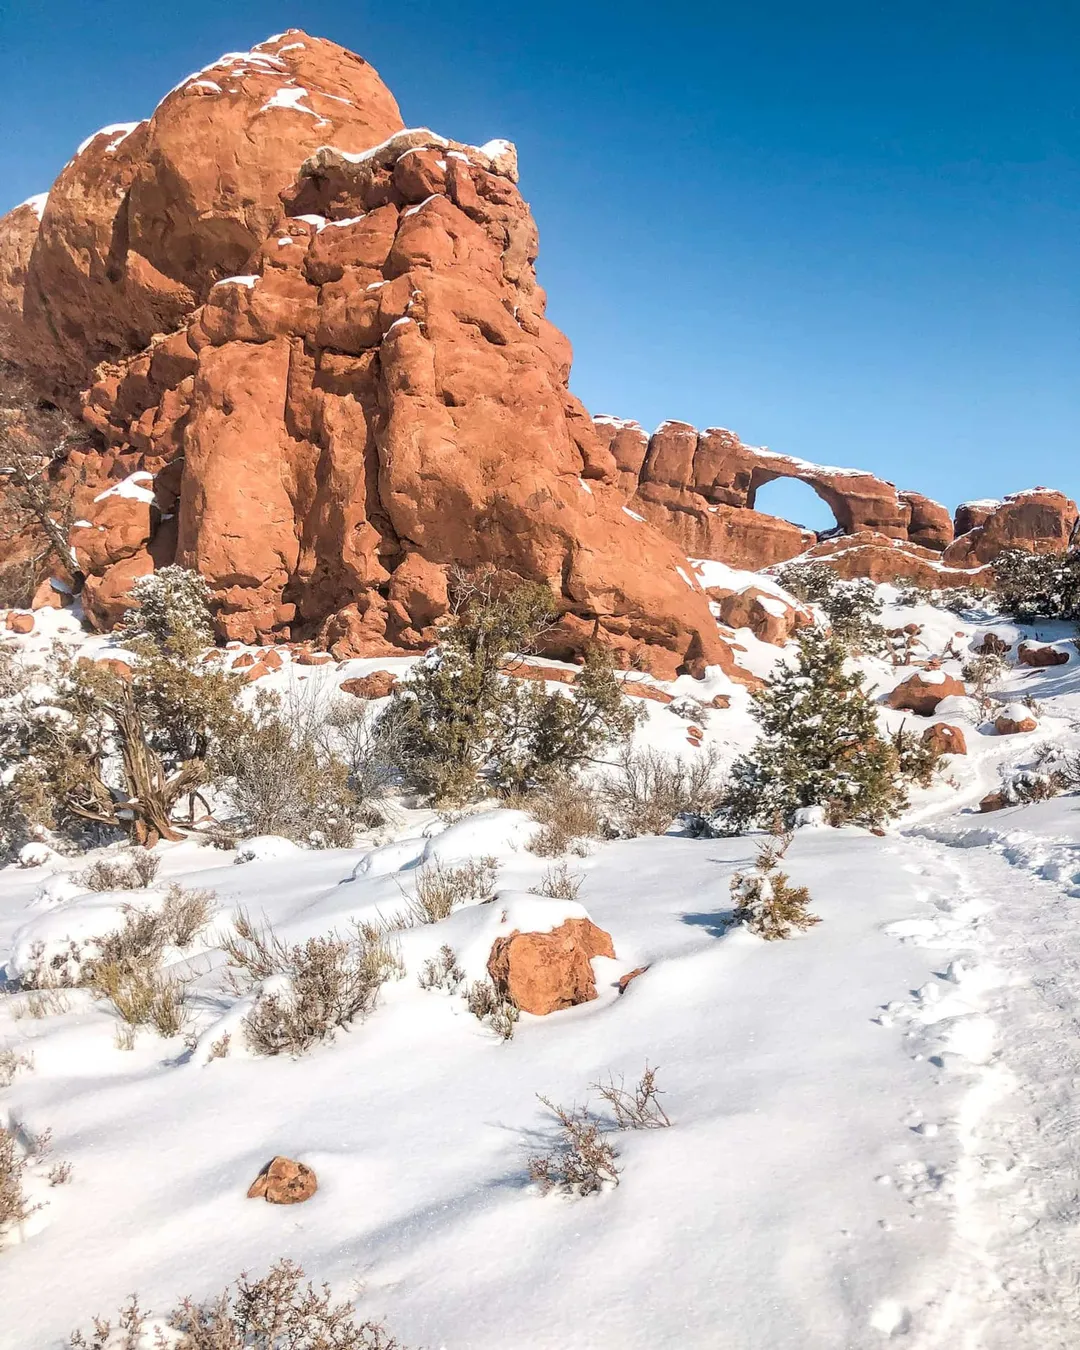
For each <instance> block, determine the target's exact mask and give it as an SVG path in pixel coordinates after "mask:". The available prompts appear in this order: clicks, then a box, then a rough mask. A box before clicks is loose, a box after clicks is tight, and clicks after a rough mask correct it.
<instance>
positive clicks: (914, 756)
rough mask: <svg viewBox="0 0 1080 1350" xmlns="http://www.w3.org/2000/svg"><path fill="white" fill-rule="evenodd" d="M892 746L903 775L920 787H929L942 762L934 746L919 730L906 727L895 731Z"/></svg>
mask: <svg viewBox="0 0 1080 1350" xmlns="http://www.w3.org/2000/svg"><path fill="white" fill-rule="evenodd" d="M892 746H893V750H894V751H895V752H896V764H897V768H898V769H899V771H900V774H901V777H903V778H904V779H905V780H906V781H907V782H909V783H917V784H918V786H919V787H924V788H925V787H929V786H930V784H931V783H932V782H933V780H934V775H935V773H936V772H937V770H938V767H939V765H940V762H941V757H940V756H939V755H938V754H937V752H936V751H935V750H934V747H933V746H932V745H928V744H927V743H926V741H924V740H923V738H922V737H921V736H920V735H919V734H918V732H916V731H908V730H907V728H906V727H901V728H900V730H899V731H897V732H896V733H895V735H894V736H893V738H892Z"/></svg>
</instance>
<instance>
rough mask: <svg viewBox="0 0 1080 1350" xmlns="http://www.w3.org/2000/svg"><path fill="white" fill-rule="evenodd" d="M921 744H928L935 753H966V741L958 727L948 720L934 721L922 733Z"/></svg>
mask: <svg viewBox="0 0 1080 1350" xmlns="http://www.w3.org/2000/svg"><path fill="white" fill-rule="evenodd" d="M922 743H923V745H928V746H929V747H930V749H931V750H933V752H934V754H935V755H966V754H967V741H966V740H965V739H964V733H963V732H962V731H961V730H960V728H959V727H953V726H950V725H949V724H948V722H935V723H934V725H933V726H932V727H927V728H926V730H925V731H924V732H923V734H922Z"/></svg>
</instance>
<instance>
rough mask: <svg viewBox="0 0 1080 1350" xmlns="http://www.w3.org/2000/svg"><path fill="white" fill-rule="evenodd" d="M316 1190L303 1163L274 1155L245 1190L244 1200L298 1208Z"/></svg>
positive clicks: (315, 1181)
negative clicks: (245, 1198)
mask: <svg viewBox="0 0 1080 1350" xmlns="http://www.w3.org/2000/svg"><path fill="white" fill-rule="evenodd" d="M318 1189H319V1183H318V1180H317V1179H316V1176H315V1173H314V1171H313V1170H312V1169H311V1168H310V1167H308V1165H307V1164H306V1163H302V1162H294V1161H293V1159H292V1158H283V1157H281V1156H278V1157H276V1158H271V1159H270V1161H269V1162H268V1163H267V1164H266V1166H265V1167H264V1168H263V1170H262V1171H261V1172H260V1173H259V1175H258V1176H257V1177H256V1178H255V1180H254V1181H253V1182H252V1183H251V1185H250V1186H249V1187H248V1193H247V1198H248V1199H249V1200H265V1201H266V1202H267V1203H268V1204H271V1205H298V1204H302V1203H303V1201H305V1200H310V1199H311V1197H312V1196H313V1195H314V1194H315V1192H316V1191H317V1190H318Z"/></svg>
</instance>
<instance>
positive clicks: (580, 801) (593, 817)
mask: <svg viewBox="0 0 1080 1350" xmlns="http://www.w3.org/2000/svg"><path fill="white" fill-rule="evenodd" d="M525 806H526V809H527V810H528V811H530V812H531V814H532V817H533V819H534V820H535V821H536V822H537V824H538V825H539V826H540V829H539V831H538V832H537V833H536V834H535V835H534V836H533V838H532V840H531V841H530V843H529V850H530V852H532V853H537V854H539V855H540V857H541V858H557V857H559V856H560V855H561V854H563V853H571V852H573V853H576V854H577V855H578V857H582V858H583V857H584V856H585V855H586V854H587V853H588V851H589V845H588V843H587V841H588V840H589V839H602V838H604V835H605V833H606V831H605V828H604V820H603V815H602V813H601V809H600V802H599V800H598V797H597V794H596V789H595V788H594V787H593V786H591V785H590V784H588V783H586V782H584V781H582V780H581V779H577V778H569V777H566V776H565V775H564V776H562V777H560V778H556V779H555V780H554V781H553V782H551V783H549V784H548V785H547V786H546V787H544V788H543V789H541V790H540V791H538V792H534V793H530V794H529V796H528V797H527V798H526V800H525Z"/></svg>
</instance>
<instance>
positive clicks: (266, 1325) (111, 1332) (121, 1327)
mask: <svg viewBox="0 0 1080 1350" xmlns="http://www.w3.org/2000/svg"><path fill="white" fill-rule="evenodd" d="M303 1280H304V1271H303V1269H302V1267H300V1266H298V1265H296V1264H295V1263H294V1262H292V1261H288V1260H281V1261H278V1262H277V1264H276V1265H274V1266H271V1268H270V1271H269V1273H268V1274H266V1275H264V1276H263V1277H262V1279H258V1280H255V1279H252V1278H251V1277H250V1276H249V1275H247V1274H244V1275H241V1276H240V1277H239V1279H237V1280H236V1281H235V1283H234V1284H233V1285H232V1286H231V1287H230V1288H229V1289H227V1290H226V1291H225V1292H224V1293H222V1294H220V1295H218V1297H217V1298H214V1299H211V1300H210V1301H209V1302H207V1303H196V1302H195V1301H194V1300H193V1299H190V1298H185V1299H184V1300H183V1302H182V1303H180V1305H179V1306H178V1307H176V1308H174V1309H173V1311H172V1312H171V1313H169V1315H168V1316H167V1317H166V1318H164V1319H163V1320H158V1319H154V1318H151V1317H150V1316H149V1315H148V1314H147V1313H144V1312H143V1311H142V1309H141V1308H140V1307H139V1303H138V1300H137V1298H136V1297H135V1295H132V1297H131V1299H130V1300H129V1301H128V1302H127V1303H126V1304H125V1305H124V1307H123V1308H122V1309H121V1310H120V1313H119V1315H118V1317H117V1320H116V1322H115V1324H114V1323H112V1322H110V1321H108V1320H106V1319H104V1318H101V1317H96V1318H95V1319H94V1324H93V1327H92V1329H91V1330H90V1331H88V1332H82V1331H76V1332H73V1333H72V1336H71V1341H70V1345H71V1347H72V1350H136V1348H137V1347H139V1346H143V1345H151V1344H153V1345H160V1346H165V1345H168V1346H170V1347H172V1350H405V1347H404V1346H402V1345H401V1343H400V1342H399V1341H397V1340H395V1339H394V1337H393V1336H391V1335H390V1334H389V1332H387V1330H386V1328H385V1327H384V1326H383V1325H382V1324H381V1323H379V1322H357V1320H356V1315H355V1313H354V1312H353V1309H352V1307H351V1305H350V1304H348V1303H334V1302H333V1300H332V1298H331V1294H330V1287H329V1286H328V1285H325V1284H324V1285H323V1286H322V1288H321V1289H315V1288H314V1287H313V1286H312V1285H311V1284H307V1285H304V1284H303V1283H302V1281H303ZM166 1328H167V1329H168V1330H167V1331H166V1330H165V1329H166ZM151 1337H152V1338H153V1339H152V1340H151Z"/></svg>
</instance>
